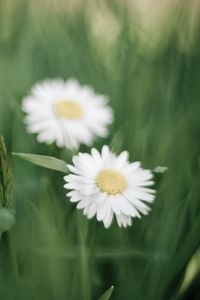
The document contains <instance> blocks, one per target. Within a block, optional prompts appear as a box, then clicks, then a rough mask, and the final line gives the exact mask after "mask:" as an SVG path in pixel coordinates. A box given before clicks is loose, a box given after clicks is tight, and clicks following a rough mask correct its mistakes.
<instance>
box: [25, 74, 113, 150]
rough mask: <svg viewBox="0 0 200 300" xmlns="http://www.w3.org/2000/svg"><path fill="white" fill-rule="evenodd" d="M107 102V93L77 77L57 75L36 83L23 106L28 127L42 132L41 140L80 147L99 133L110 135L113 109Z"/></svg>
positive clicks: (35, 131) (61, 145) (29, 129)
mask: <svg viewBox="0 0 200 300" xmlns="http://www.w3.org/2000/svg"><path fill="white" fill-rule="evenodd" d="M106 104H107V97H106V96H103V95H97V94H95V92H94V91H93V89H92V88H91V87H89V86H81V85H80V84H79V83H78V81H77V80H74V79H70V80H68V81H66V82H65V81H64V80H62V79H56V80H44V81H43V82H41V83H38V84H36V85H34V86H33V88H32V90H31V94H30V95H29V96H27V97H25V98H24V99H23V104H22V109H23V110H24V111H25V112H26V113H27V116H26V118H25V122H26V124H27V125H28V126H27V130H28V132H30V133H37V134H38V135H37V140H38V142H45V143H47V144H51V143H53V142H56V144H57V146H58V147H66V148H69V149H78V147H79V145H80V144H86V145H91V144H92V142H93V140H94V138H95V136H99V137H105V136H106V135H107V133H108V130H107V125H108V124H110V123H111V122H112V110H111V109H110V108H109V107H108V106H107V105H106Z"/></svg>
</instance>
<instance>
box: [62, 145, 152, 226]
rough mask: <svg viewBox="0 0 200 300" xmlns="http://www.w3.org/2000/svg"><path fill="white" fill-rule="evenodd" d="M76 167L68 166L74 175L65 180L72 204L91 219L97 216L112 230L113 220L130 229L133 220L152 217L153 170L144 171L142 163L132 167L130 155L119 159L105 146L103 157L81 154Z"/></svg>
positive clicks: (76, 161) (102, 152)
mask: <svg viewBox="0 0 200 300" xmlns="http://www.w3.org/2000/svg"><path fill="white" fill-rule="evenodd" d="M73 164H74V165H68V169H69V171H70V172H71V173H73V174H70V175H67V176H65V177H64V179H65V181H66V182H67V183H66V184H65V185H64V187H65V188H66V189H69V190H71V191H70V192H68V193H67V196H68V197H69V198H70V201H71V202H77V208H79V209H83V214H84V215H86V216H87V217H88V218H89V219H90V218H92V217H94V216H95V215H96V217H97V220H98V221H103V223H104V226H105V227H106V228H108V227H109V226H110V224H111V222H112V219H113V216H114V215H115V216H116V219H117V223H118V225H119V226H120V227H121V226H124V227H126V226H128V225H129V226H130V225H131V223H132V218H134V217H138V218H140V217H141V214H144V215H146V214H148V212H149V210H150V208H149V207H148V206H147V205H146V203H148V202H152V201H153V200H154V198H155V195H154V194H155V190H154V189H152V188H150V186H151V185H153V184H154V182H153V181H152V178H153V175H152V172H151V171H150V170H144V169H142V168H141V164H140V162H134V163H129V162H128V152H127V151H123V152H122V153H121V154H120V155H119V156H116V155H115V154H114V153H112V152H111V151H110V150H109V148H108V146H103V148H102V151H101V153H99V152H98V151H97V150H96V149H94V148H93V149H92V151H91V155H90V154H87V153H79V154H78V155H77V156H74V158H73Z"/></svg>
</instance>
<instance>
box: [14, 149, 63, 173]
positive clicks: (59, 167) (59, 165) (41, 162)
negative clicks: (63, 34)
mask: <svg viewBox="0 0 200 300" xmlns="http://www.w3.org/2000/svg"><path fill="white" fill-rule="evenodd" d="M13 155H15V156H18V157H20V158H22V159H24V160H27V161H29V162H31V163H32V164H34V165H37V166H40V167H44V168H47V169H51V170H55V171H59V172H63V173H67V172H68V169H67V164H66V163H65V162H64V161H63V160H61V159H57V158H55V157H51V156H45V155H38V154H29V153H13Z"/></svg>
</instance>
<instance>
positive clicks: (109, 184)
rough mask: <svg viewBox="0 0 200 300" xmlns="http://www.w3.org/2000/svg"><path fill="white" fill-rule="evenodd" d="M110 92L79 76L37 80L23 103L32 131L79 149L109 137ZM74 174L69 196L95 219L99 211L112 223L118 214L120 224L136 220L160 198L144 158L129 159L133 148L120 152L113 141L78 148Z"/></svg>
mask: <svg viewBox="0 0 200 300" xmlns="http://www.w3.org/2000/svg"><path fill="white" fill-rule="evenodd" d="M107 102H108V100H107V97H105V96H103V95H98V94H96V93H95V92H94V91H93V89H92V88H90V87H88V86H81V85H80V84H79V83H78V81H76V80H68V81H66V82H65V81H63V80H60V79H57V80H45V81H43V82H42V83H39V84H36V85H35V86H33V88H32V90H31V94H30V95H29V96H27V97H25V98H24V99H23V105H22V109H23V110H24V111H25V112H26V113H27V115H26V118H25V122H26V124H27V130H28V132H30V133H36V134H37V140H38V142H45V143H47V144H51V143H53V142H55V143H56V145H57V146H58V147H66V148H68V149H71V150H72V149H73V150H74V149H75V150H77V149H78V148H79V146H80V144H86V145H88V146H91V145H92V143H93V141H94V138H95V137H105V136H106V135H107V134H108V128H107V127H108V125H109V124H111V123H112V121H113V112H112V110H111V108H110V107H108V105H107ZM68 169H69V171H70V174H69V175H67V176H65V177H64V179H65V181H66V184H65V185H64V187H65V188H66V189H68V190H70V192H68V193H67V196H68V197H69V198H70V201H71V202H75V203H77V208H78V209H83V214H84V215H86V216H87V217H88V218H89V219H90V218H92V217H94V216H95V215H96V218H97V220H98V221H102V222H103V223H104V226H105V227H106V228H108V227H109V226H110V224H111V222H112V220H113V216H114V215H115V216H116V220H117V223H118V225H119V226H120V227H121V226H123V227H127V226H130V225H131V223H132V218H134V217H138V218H140V217H141V214H144V215H146V214H148V212H149V210H150V208H149V207H148V205H147V204H146V203H148V202H152V201H153V200H154V198H155V190H154V189H152V188H151V186H152V185H153V183H154V182H153V181H152V178H153V175H152V172H151V171H150V170H144V169H142V168H141V164H140V162H133V163H129V161H128V153H127V152H126V151H123V152H122V153H121V154H120V155H119V156H117V155H115V154H114V153H112V152H111V151H110V150H109V148H108V146H103V148H102V150H101V152H99V151H98V150H97V149H95V148H93V149H92V150H91V154H88V153H78V154H77V155H76V156H74V157H73V164H72V165H68Z"/></svg>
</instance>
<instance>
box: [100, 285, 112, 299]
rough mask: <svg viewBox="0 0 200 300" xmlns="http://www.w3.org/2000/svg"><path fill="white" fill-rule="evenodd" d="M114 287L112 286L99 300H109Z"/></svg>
mask: <svg viewBox="0 0 200 300" xmlns="http://www.w3.org/2000/svg"><path fill="white" fill-rule="evenodd" d="M113 290H114V286H113V285H112V286H111V287H110V288H109V289H108V290H107V291H106V292H105V293H104V294H103V295H102V296H101V297H100V298H99V299H98V300H109V299H110V297H111V296H112V293H113Z"/></svg>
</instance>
